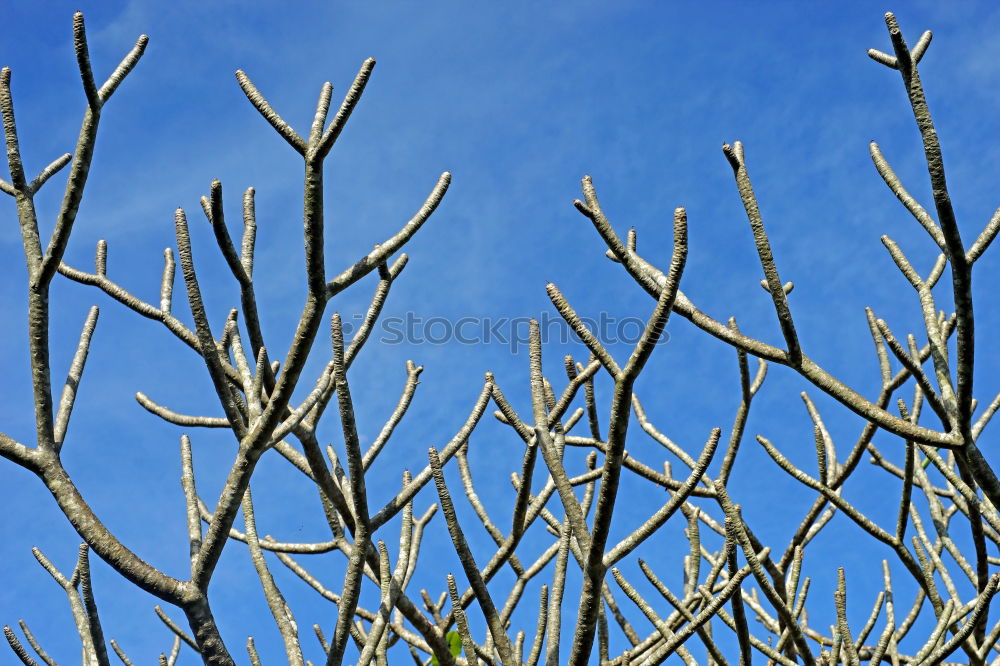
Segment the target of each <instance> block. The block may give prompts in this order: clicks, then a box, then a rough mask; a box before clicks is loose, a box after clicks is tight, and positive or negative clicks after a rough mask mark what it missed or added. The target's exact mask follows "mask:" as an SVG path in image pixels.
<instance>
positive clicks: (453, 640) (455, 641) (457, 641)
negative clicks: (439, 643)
mask: <svg viewBox="0 0 1000 666" xmlns="http://www.w3.org/2000/svg"><path fill="white" fill-rule="evenodd" d="M445 638H447V639H448V648H449V649H450V650H451V656H453V657H457V656H458V655H460V654H462V636H461V635H460V634H459V633H458V632H457V631H449V632H448V633H447V635H445Z"/></svg>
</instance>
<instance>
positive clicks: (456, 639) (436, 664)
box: [431, 631, 462, 666]
mask: <svg viewBox="0 0 1000 666" xmlns="http://www.w3.org/2000/svg"><path fill="white" fill-rule="evenodd" d="M445 638H446V639H448V650H450V651H451V656H453V657H457V656H458V655H460V654H462V637H461V635H459V633H458V632H457V631H449V632H448V633H447V634H445ZM431 665H432V666H441V662H440V661H438V658H437V657H436V656H434V655H431Z"/></svg>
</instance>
